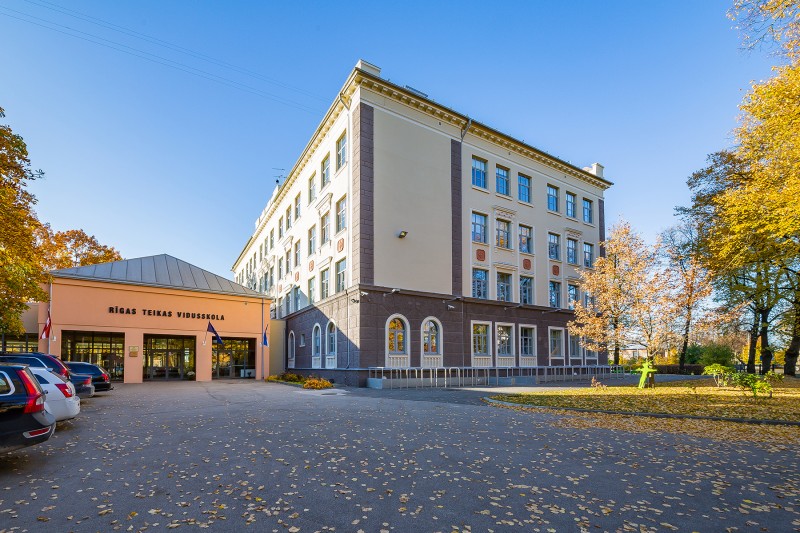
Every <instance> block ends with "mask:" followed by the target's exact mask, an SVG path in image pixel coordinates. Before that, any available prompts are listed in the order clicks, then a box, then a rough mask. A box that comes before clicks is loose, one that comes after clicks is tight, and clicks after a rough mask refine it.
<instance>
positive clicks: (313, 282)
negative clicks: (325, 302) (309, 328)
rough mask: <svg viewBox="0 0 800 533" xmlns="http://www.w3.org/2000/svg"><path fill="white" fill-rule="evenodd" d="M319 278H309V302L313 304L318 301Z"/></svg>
mask: <svg viewBox="0 0 800 533" xmlns="http://www.w3.org/2000/svg"><path fill="white" fill-rule="evenodd" d="M316 293H317V278H309V280H308V303H309V304H313V303H314V302H316V301H317V294H316Z"/></svg>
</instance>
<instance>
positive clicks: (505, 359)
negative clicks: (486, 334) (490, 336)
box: [494, 322, 517, 368]
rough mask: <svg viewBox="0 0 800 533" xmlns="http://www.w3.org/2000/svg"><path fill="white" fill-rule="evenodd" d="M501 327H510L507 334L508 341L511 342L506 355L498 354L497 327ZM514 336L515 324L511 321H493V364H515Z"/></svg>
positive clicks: (498, 335)
mask: <svg viewBox="0 0 800 533" xmlns="http://www.w3.org/2000/svg"><path fill="white" fill-rule="evenodd" d="M501 327H510V328H511V332H510V334H509V336H508V341H509V343H511V346H510V351H509V353H508V355H500V333H499V329H500V328H501ZM514 336H515V324H513V323H511V322H495V323H494V353H495V354H496V357H495V360H496V363H495V366H498V367H503V368H507V367H515V366H517V362H516V356H515V354H516V346H515V345H516V339H515V338H514Z"/></svg>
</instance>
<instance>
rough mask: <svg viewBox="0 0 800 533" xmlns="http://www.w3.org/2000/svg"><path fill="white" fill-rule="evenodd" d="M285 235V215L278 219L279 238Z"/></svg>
mask: <svg viewBox="0 0 800 533" xmlns="http://www.w3.org/2000/svg"><path fill="white" fill-rule="evenodd" d="M282 237H283V217H280V218H279V219H278V238H279V239H280V238H282Z"/></svg>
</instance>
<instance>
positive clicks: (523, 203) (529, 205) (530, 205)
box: [518, 200, 534, 207]
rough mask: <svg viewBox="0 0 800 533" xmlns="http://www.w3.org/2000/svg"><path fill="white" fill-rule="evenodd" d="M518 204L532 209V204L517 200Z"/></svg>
mask: <svg viewBox="0 0 800 533" xmlns="http://www.w3.org/2000/svg"><path fill="white" fill-rule="evenodd" d="M518 202H519V203H521V204H522V205H526V206H528V207H534V206H533V204H532V203H530V202H526V201H525V200H518Z"/></svg>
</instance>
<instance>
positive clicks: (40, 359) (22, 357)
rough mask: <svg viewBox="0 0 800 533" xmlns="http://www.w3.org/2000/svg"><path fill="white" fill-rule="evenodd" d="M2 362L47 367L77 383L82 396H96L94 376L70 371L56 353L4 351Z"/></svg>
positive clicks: (1, 357) (77, 389)
mask: <svg viewBox="0 0 800 533" xmlns="http://www.w3.org/2000/svg"><path fill="white" fill-rule="evenodd" d="M0 362H13V363H23V364H26V365H30V366H35V367H38V368H46V369H48V370H49V371H51V372H53V373H55V374H58V375H59V376H61V377H62V378H64V379H66V380H69V381H71V382H72V384H73V385H75V391H76V392H77V393H78V396H79V397H80V398H91V397H92V396H94V386H93V385H92V376H87V375H83V374H73V373H72V372H70V371H69V369H68V368H67V366H66V365H65V364H64V362H63V361H62V360H61V359H59V358H58V357H56V356H55V355H50V354H47V353H39V352H30V353H4V354H0ZM87 378H88V381H87Z"/></svg>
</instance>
